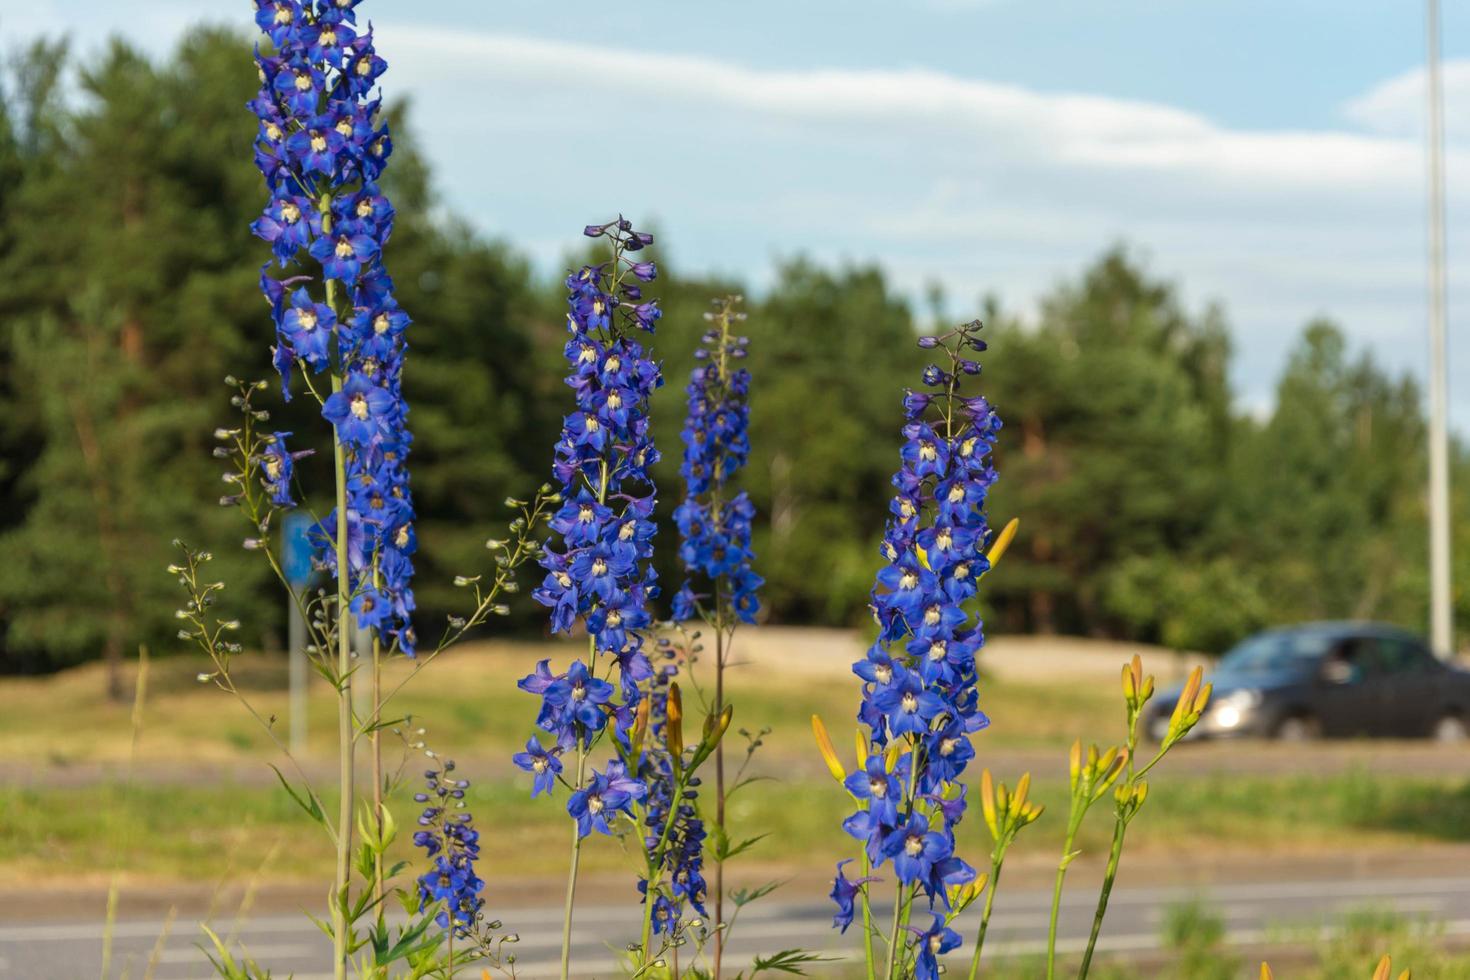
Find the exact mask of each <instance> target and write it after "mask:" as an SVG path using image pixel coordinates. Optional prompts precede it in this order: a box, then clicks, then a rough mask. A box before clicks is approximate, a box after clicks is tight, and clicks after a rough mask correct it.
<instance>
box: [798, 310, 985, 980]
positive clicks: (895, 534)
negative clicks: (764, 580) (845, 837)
mask: <svg viewBox="0 0 1470 980" xmlns="http://www.w3.org/2000/svg"><path fill="white" fill-rule="evenodd" d="M979 330H980V324H979V323H978V322H976V323H970V324H966V325H965V326H962V327H959V328H958V329H955V330H953V331H950V332H949V333H947V334H945V335H943V336H940V337H924V338H921V339H920V341H919V346H920V347H921V348H924V349H926V350H937V351H939V352H941V353H942V355H943V357H942V362H941V363H939V364H931V365H930V366H929V367H927V368H925V369H924V372H923V384H924V388H925V389H926V390H924V391H920V392H914V391H910V392H908V393H907V395H906V396H905V398H904V413H905V417H906V424H905V425H904V428H903V437H904V444H903V449H902V466H901V467H900V469H899V470H898V472H897V473H896V474H895V475H894V478H893V484H894V487H895V488H896V490H897V493H896V494H895V496H894V498H893V501H892V504H891V505H890V512H891V515H892V516H891V517H890V518H889V521H888V525H887V529H886V531H885V533H884V537H883V546H882V555H883V558H884V560H885V562H886V563H887V564H886V567H884V568H883V569H882V570H881V571H880V572H879V573H878V576H877V583H876V585H875V588H874V590H873V595H872V602H873V611H874V615H875V618H876V620H877V623H878V628H879V635H878V639H877V640H876V642H874V643H873V645H872V646H871V648H870V649H869V650H868V652H867V655H866V657H865V658H864V659H862V660H860V661H859V662H858V663H856V664H855V665H854V667H853V670H854V672H855V673H856V674H857V675H858V676H859V678H861V680H862V702H861V705H860V707H859V709H858V721H859V723H860V726H861V728H862V729H866V731H865V732H864V731H862V730H860V731H859V734H858V749H859V759H860V762H859V766H860V768H859V769H858V771H856V772H854V773H852V774H851V775H846V774H845V773H844V772H843V770H842V768H841V766H840V763H838V761H837V760H836V757H835V754H834V753H833V752H832V750H831V748H830V741H829V740H826V738H825V731H824V730H823V729H822V728H821V726H820V723H818V732H819V743H825V744H824V747H823V754H824V756H827V757H828V759H829V765H830V766H831V767H832V768H833V773H834V775H837V774H839V773H841V774H842V775H843V779H844V785H845V787H846V788H847V790H848V792H849V793H850V794H851V795H852V797H853V799H854V800H855V801H856V802H857V804H858V807H859V809H858V810H857V812H855V813H853V814H852V815H851V816H850V817H848V818H847V820H846V821H845V822H844V824H843V826H844V828H845V829H846V830H847V832H848V833H849V834H851V835H852V836H853V837H855V838H857V839H858V840H859V841H861V842H862V858H863V862H862V863H863V868H864V875H863V878H864V881H863V882H862V883H857V882H852V881H850V880H849V879H847V878H846V876H845V875H844V874H843V870H842V867H841V866H840V865H839V867H838V873H837V880H836V883H835V884H834V890H833V895H834V898H835V899H836V900H837V902H838V917H837V920H836V924H837V925H839V926H841V927H843V928H846V925H847V923H849V922H851V919H852V914H853V904H854V899H856V898H858V897H860V898H861V901H862V906H863V916H864V923H865V926H866V928H865V932H866V933H867V936H866V939H865V950H866V958H867V968H868V975H869V976H876V975H877V973H878V969H879V966H878V964H877V962H876V959H877V956H876V951H875V950H874V948H873V942H872V939H873V935H874V931H875V926H873V925H872V912H871V902H870V897H869V892H870V889H871V887H872V884H873V882H872V880H871V876H870V875H869V874H868V872H869V871H870V870H877V869H882V868H883V867H884V865H887V864H889V863H890V862H891V867H892V873H893V876H894V878H896V879H897V885H896V889H895V895H894V902H893V918H892V922H891V924H890V926H889V929H888V935H887V946H888V951H887V956H886V957H885V966H886V971H885V975H886V976H888V977H889V978H892V980H897V978H900V977H910V976H915V977H919V978H921V980H932V978H934V977H936V976H937V975H938V970H939V965H938V956H939V955H940V954H942V953H945V952H948V951H949V950H951V949H954V948H956V947H957V946H959V945H960V942H961V940H960V937H959V935H958V933H956V932H955V931H954V930H952V929H950V928H949V923H950V922H952V921H953V919H954V917H955V916H956V915H958V914H959V912H960V911H961V910H962V909H963V908H964V907H965V906H967V905H968V904H969V903H970V902H973V901H974V900H975V898H976V896H977V894H978V883H977V875H976V872H975V869H974V868H972V867H971V866H970V865H969V864H968V863H966V862H965V861H964V860H963V859H962V858H960V857H959V856H958V855H957V854H956V853H955V835H954V827H955V825H956V824H957V823H958V822H959V821H960V819H961V818H962V817H963V816H964V813H965V808H966V799H965V789H966V788H965V786H964V785H963V784H962V782H961V779H962V777H963V775H964V772H965V770H966V768H967V767H968V765H969V763H970V760H972V759H973V758H974V757H975V749H974V746H973V745H972V744H971V738H972V737H973V736H974V735H975V733H977V732H979V731H980V730H982V729H984V728H985V727H986V725H988V724H989V722H988V719H987V718H986V717H985V715H984V713H982V712H981V711H980V708H979V693H978V691H977V673H976V667H975V656H976V653H977V652H978V650H979V649H980V647H981V645H982V644H983V643H984V635H983V633H982V631H981V625H980V622H979V620H978V618H976V617H975V616H974V615H973V612H972V608H973V606H972V600H973V599H974V597H975V595H976V592H977V583H978V582H979V579H980V577H981V576H982V575H984V574H985V572H986V570H987V569H988V568H989V567H990V565H989V562H988V560H987V558H986V555H985V547H986V544H987V541H988V539H989V538H990V531H989V528H988V525H987V523H986V518H985V509H984V507H985V498H986V495H987V493H988V491H989V488H990V486H991V484H992V483H993V482H994V481H995V476H996V474H995V470H994V468H993V466H992V465H991V463H990V449H991V446H992V444H993V443H994V441H995V437H996V434H997V433H998V432H999V430H1000V425H1001V423H1000V419H999V417H998V416H997V415H996V414H995V412H993V411H992V410H991V407H990V405H989V403H988V402H987V401H986V400H985V399H984V398H982V397H979V396H968V395H966V394H965V392H964V390H963V388H964V382H965V379H966V378H967V377H972V376H974V375H978V374H979V373H980V365H979V364H978V363H977V362H976V361H975V360H974V359H973V354H974V353H976V352H979V351H983V350H984V349H985V343H984V341H982V340H981V339H980V338H979ZM921 908H922V909H923V910H924V912H926V913H927V915H928V919H929V922H928V925H927V926H926V927H924V928H915V927H911V926H910V922H911V920H912V919H913V916H914V913H915V911H916V910H918V909H921Z"/></svg>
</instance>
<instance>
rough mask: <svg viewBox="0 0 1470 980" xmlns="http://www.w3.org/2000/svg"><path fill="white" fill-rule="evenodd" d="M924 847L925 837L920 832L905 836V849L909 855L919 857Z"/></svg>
mask: <svg viewBox="0 0 1470 980" xmlns="http://www.w3.org/2000/svg"><path fill="white" fill-rule="evenodd" d="M923 849H924V838H922V837H920V836H919V835H918V834H910V835H909V836H908V837H906V838H904V842H903V850H904V853H905V854H907V855H908V856H909V857H918V856H919V852H920V851H922V850H923Z"/></svg>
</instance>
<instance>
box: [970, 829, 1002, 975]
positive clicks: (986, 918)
mask: <svg viewBox="0 0 1470 980" xmlns="http://www.w3.org/2000/svg"><path fill="white" fill-rule="evenodd" d="M1004 863H1005V851H1003V850H1000V849H997V853H996V856H995V859H994V860H993V861H991V862H990V881H989V882H987V883H986V887H985V908H984V909H983V910H982V911H981V912H980V931H979V932H977V933H976V934H975V955H974V956H972V957H970V976H969V980H975V977H976V976H977V975H978V974H979V972H980V951H981V950H982V949H984V948H985V933H986V931H987V930H989V929H990V909H991V907H992V906H993V905H994V904H995V890H996V889H997V888H999V887H1000V867H1001V865H1002V864H1004Z"/></svg>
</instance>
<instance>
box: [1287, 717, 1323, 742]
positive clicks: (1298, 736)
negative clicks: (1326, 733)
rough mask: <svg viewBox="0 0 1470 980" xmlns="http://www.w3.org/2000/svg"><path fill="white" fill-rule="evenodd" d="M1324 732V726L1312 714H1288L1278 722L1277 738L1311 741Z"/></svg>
mask: <svg viewBox="0 0 1470 980" xmlns="http://www.w3.org/2000/svg"><path fill="white" fill-rule="evenodd" d="M1321 734H1322V726H1321V725H1319V724H1318V723H1317V719H1316V718H1313V717H1312V716H1311V715H1288V716H1287V717H1285V718H1283V719H1281V721H1279V722H1277V723H1276V738H1277V739H1278V740H1279V741H1282V742H1310V741H1312V740H1313V739H1315V738H1318V737H1320V736H1321Z"/></svg>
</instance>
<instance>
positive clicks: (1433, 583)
mask: <svg viewBox="0 0 1470 980" xmlns="http://www.w3.org/2000/svg"><path fill="white" fill-rule="evenodd" d="M1426 6H1427V18H1426V21H1427V24H1426V26H1427V28H1428V38H1427V40H1428V48H1429V50H1428V56H1427V64H1426V70H1425V75H1426V81H1427V84H1426V85H1425V89H1426V92H1427V95H1428V100H1429V106H1428V109H1429V125H1428V127H1427V129H1428V138H1429V147H1428V149H1429V154H1428V156H1429V174H1428V177H1429V639H1430V644H1431V645H1432V647H1433V649H1434V652H1435V654H1436V655H1438V656H1441V657H1452V656H1454V653H1455V647H1454V633H1453V622H1452V619H1451V608H1450V466H1449V462H1450V460H1449V455H1450V454H1449V424H1448V420H1447V416H1448V409H1449V396H1448V388H1449V362H1448V359H1447V358H1446V354H1445V347H1446V342H1445V228H1444V225H1445V204H1444V96H1443V93H1442V91H1441V88H1440V73H1439V53H1440V44H1439V0H1426Z"/></svg>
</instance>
